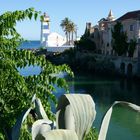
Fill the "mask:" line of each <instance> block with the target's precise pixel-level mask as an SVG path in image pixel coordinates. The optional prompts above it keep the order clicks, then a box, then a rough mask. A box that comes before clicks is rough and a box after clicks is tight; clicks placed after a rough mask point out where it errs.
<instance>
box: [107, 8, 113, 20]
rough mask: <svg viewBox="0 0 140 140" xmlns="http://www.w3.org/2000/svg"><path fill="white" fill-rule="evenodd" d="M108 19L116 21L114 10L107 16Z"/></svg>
mask: <svg viewBox="0 0 140 140" xmlns="http://www.w3.org/2000/svg"><path fill="white" fill-rule="evenodd" d="M107 19H108V21H114V20H115V17H114V16H113V13H112V10H110V11H109V14H108V17H107Z"/></svg>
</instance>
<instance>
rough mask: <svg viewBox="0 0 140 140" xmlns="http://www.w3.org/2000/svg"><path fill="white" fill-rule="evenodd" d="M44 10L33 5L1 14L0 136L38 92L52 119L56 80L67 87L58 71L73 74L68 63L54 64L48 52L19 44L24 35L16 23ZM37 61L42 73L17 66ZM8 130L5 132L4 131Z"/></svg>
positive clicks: (4, 136) (35, 17) (33, 16)
mask: <svg viewBox="0 0 140 140" xmlns="http://www.w3.org/2000/svg"><path fill="white" fill-rule="evenodd" d="M38 14H40V12H37V11H35V10H34V9H33V8H29V9H27V10H25V11H15V12H6V13H4V14H2V15H0V79H1V80H0V138H1V137H2V138H1V139H6V135H7V134H8V132H9V131H10V128H11V127H12V126H13V124H14V123H15V120H16V118H17V117H18V116H19V114H20V113H21V111H22V110H24V109H25V108H28V106H30V104H31V102H30V101H31V98H32V96H33V95H34V94H36V96H37V97H39V98H40V99H41V100H42V103H43V105H44V107H45V110H46V112H47V114H48V116H49V118H50V119H53V114H52V112H51V106H50V101H52V102H53V103H56V98H55V96H54V95H53V94H52V91H54V90H55V88H54V87H53V85H54V84H57V85H58V86H60V87H62V86H63V87H65V88H67V85H66V81H65V80H64V79H62V78H58V77H57V76H56V75H55V73H59V72H63V71H66V72H67V73H69V74H72V72H71V70H70V69H69V67H68V66H66V65H62V66H54V65H52V64H51V63H50V62H49V61H47V60H46V59H45V56H43V55H42V56H36V55H35V53H33V52H31V51H29V50H20V49H19V48H18V46H19V45H20V44H21V42H22V41H23V38H22V37H21V36H20V34H19V33H18V32H17V31H16V28H15V26H16V23H17V22H18V21H19V22H21V21H23V20H24V19H32V18H34V19H35V20H36V19H37V16H38ZM30 65H36V66H40V67H41V72H40V74H39V75H30V76H26V77H24V76H22V75H20V73H19V71H18V70H17V68H25V67H26V66H30ZM4 133H5V135H4Z"/></svg>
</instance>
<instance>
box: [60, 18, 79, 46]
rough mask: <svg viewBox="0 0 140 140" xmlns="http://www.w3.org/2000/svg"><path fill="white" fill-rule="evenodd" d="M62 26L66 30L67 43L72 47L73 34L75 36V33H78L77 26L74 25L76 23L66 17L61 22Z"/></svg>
mask: <svg viewBox="0 0 140 140" xmlns="http://www.w3.org/2000/svg"><path fill="white" fill-rule="evenodd" d="M60 26H61V27H62V29H63V30H64V32H65V34H66V39H67V42H68V43H69V45H70V43H71V41H72V42H73V34H74V32H76V31H77V27H76V25H75V24H74V22H72V21H71V20H69V19H68V18H67V17H66V18H65V19H64V20H62V21H61V24H60Z"/></svg>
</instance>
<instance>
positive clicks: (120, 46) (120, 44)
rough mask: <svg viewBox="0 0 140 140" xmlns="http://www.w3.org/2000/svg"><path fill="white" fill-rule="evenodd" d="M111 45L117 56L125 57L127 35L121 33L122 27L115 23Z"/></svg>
mask: <svg viewBox="0 0 140 140" xmlns="http://www.w3.org/2000/svg"><path fill="white" fill-rule="evenodd" d="M112 38H113V39H112V45H113V49H114V51H115V52H116V53H117V54H118V56H121V55H126V53H127V50H128V43H127V34H126V32H124V31H123V25H122V24H121V23H120V22H117V23H116V24H115V26H114V29H113V30H112Z"/></svg>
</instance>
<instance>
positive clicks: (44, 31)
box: [41, 13, 50, 46]
mask: <svg viewBox="0 0 140 140" xmlns="http://www.w3.org/2000/svg"><path fill="white" fill-rule="evenodd" d="M49 23H50V17H49V16H48V15H47V13H44V15H43V19H42V21H41V45H42V46H48V36H49V34H50V29H49Z"/></svg>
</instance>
